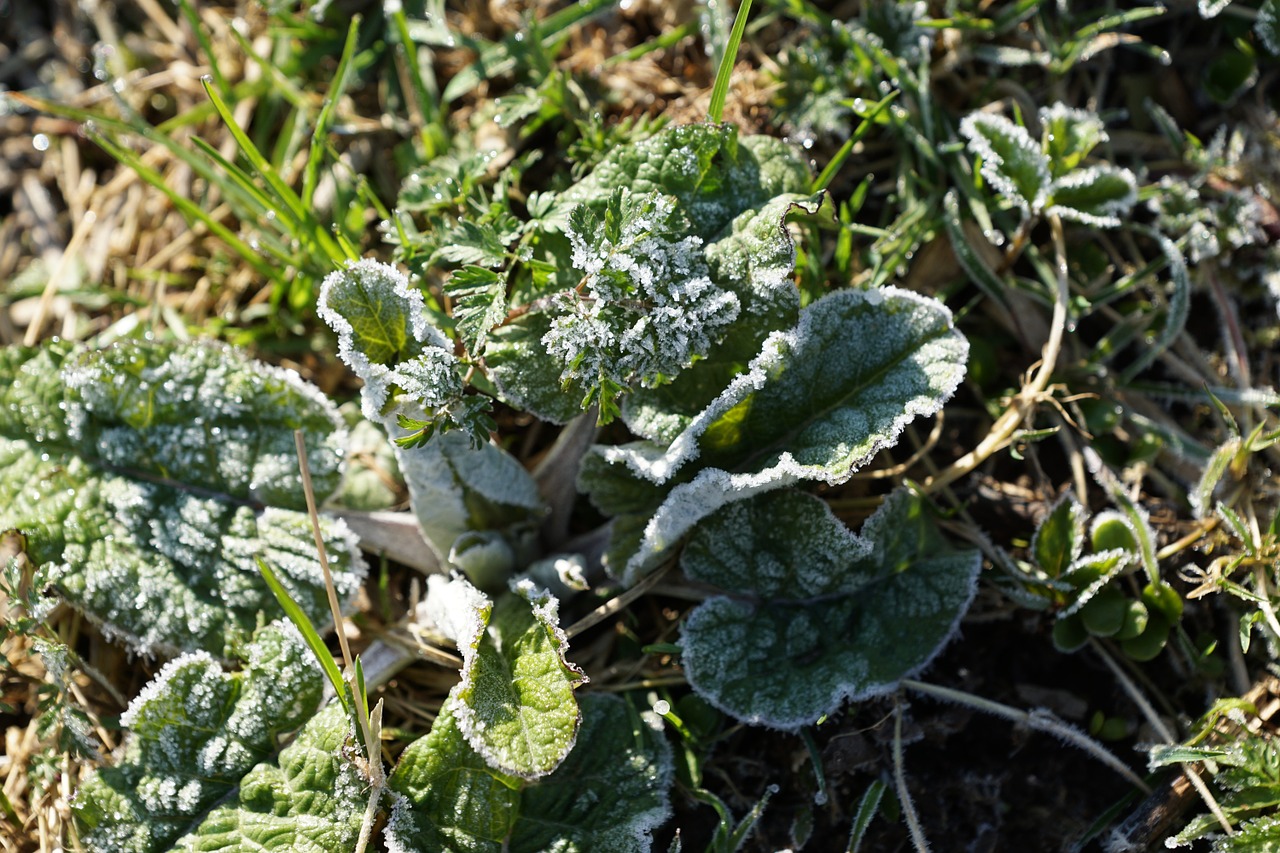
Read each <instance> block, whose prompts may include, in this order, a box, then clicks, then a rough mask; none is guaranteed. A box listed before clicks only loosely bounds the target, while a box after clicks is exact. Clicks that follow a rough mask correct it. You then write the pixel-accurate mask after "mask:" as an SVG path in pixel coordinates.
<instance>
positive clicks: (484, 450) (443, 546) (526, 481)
mask: <svg viewBox="0 0 1280 853" xmlns="http://www.w3.org/2000/svg"><path fill="white" fill-rule="evenodd" d="M398 459H399V462H400V469H401V470H402V471H403V472H404V475H405V482H406V483H408V485H409V495H410V497H411V498H412V502H413V511H414V514H415V515H416V516H417V518H418V524H419V525H420V526H421V527H422V533H423V536H425V537H426V540H427V542H428V543H430V545H431V547H432V549H433V550H434V551H435V552H436V556H437V557H438V558H439V559H440V560H441V561H442V562H444V561H447V560H448V559H449V555H450V553H452V552H453V550H454V547H455V545H457V544H458V539H459V537H462V536H466V535H469V534H473V533H476V532H481V531H493V532H496V533H499V534H501V535H502V537H503V539H504V541H505V542H506V543H507V545H508V547H509V548H510V551H511V555H512V556H511V564H509V565H507V566H490V568H491V569H493V571H492V572H490V573H488V574H486V575H485V576H478V577H476V578H474V579H473V580H474V581H475V582H476V583H477V584H479V585H480V586H482V587H485V588H487V589H493V588H500V587H501V585H502V584H503V583H505V582H506V578H507V577H508V576H509V570H510V569H511V568H512V567H513V566H514V563H515V562H517V561H521V560H523V559H524V558H527V557H528V556H529V553H530V549H531V548H532V547H533V545H534V539H535V536H536V533H537V529H538V525H540V524H541V522H542V519H543V517H544V515H545V514H546V507H545V506H544V504H543V501H542V497H541V496H540V495H539V494H538V487H537V484H536V483H535V482H534V481H533V478H532V477H531V476H530V475H529V473H528V472H527V471H526V470H525V469H524V467H523V466H521V464H520V463H519V462H518V461H517V460H516V458H515V457H514V456H512V455H511V454H510V453H508V452H506V451H505V450H503V449H501V448H499V447H495V446H494V445H492V444H483V445H481V446H480V447H478V448H477V447H472V445H471V443H470V441H469V439H468V438H467V436H465V435H462V434H461V433H459V432H447V433H437V434H436V435H435V436H434V437H433V438H432V439H431V440H430V441H428V442H427V443H425V444H423V445H420V446H418V447H412V448H402V449H400V451H399V454H398Z"/></svg>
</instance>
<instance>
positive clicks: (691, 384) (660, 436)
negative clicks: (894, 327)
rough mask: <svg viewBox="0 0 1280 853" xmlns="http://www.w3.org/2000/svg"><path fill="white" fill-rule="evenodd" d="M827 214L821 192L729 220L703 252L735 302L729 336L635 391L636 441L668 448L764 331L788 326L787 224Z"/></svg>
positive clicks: (793, 304) (790, 267)
mask: <svg viewBox="0 0 1280 853" xmlns="http://www.w3.org/2000/svg"><path fill="white" fill-rule="evenodd" d="M830 212H831V208H830V202H829V201H828V196H827V195H826V194H825V193H817V194H814V195H811V196H801V195H794V194H788V195H783V196H779V197H777V198H774V199H771V200H769V201H768V202H767V203H766V204H764V206H762V207H760V208H757V209H753V210H748V211H745V212H743V213H742V214H740V215H739V216H737V217H736V218H735V219H734V220H733V222H732V223H731V224H730V225H729V227H728V228H727V229H726V230H725V231H724V232H723V233H722V234H721V235H720V236H718V237H717V238H716V239H715V240H713V241H712V242H711V243H710V244H709V245H708V246H707V263H708V265H709V266H710V269H711V278H712V280H713V281H714V282H716V283H717V284H718V285H719V286H721V287H723V288H724V289H725V290H727V291H730V292H732V293H734V294H735V295H736V296H737V297H738V301H739V303H740V304H741V306H742V307H741V310H740V312H739V315H738V320H737V321H736V322H735V323H734V324H733V327H732V333H731V334H728V335H726V336H725V337H724V339H723V340H722V341H720V342H719V343H718V344H716V345H715V346H713V347H712V348H711V350H710V351H709V352H708V353H707V356H706V358H704V359H701V360H699V361H697V362H696V363H694V365H693V366H692V367H690V368H688V369H687V370H685V371H683V372H682V373H681V374H680V375H679V376H677V377H675V379H674V380H673V381H672V382H670V383H669V384H665V385H659V386H658V387H656V388H652V389H649V388H640V389H637V390H636V391H635V392H634V393H633V394H632V395H631V396H630V397H629V398H628V399H627V401H626V405H625V406H624V409H623V417H624V419H625V420H626V423H627V427H628V428H629V429H631V431H632V432H634V433H636V434H637V435H641V436H643V437H645V438H648V439H652V440H654V441H662V442H670V441H672V440H673V439H674V438H675V437H676V435H678V434H679V433H680V432H681V431H682V430H684V429H685V428H687V427H688V426H689V424H690V422H692V420H693V419H694V417H696V416H697V414H698V413H699V412H701V411H702V410H703V409H705V408H706V407H707V406H708V405H709V404H710V403H711V401H712V400H713V399H715V397H716V396H717V395H718V394H720V393H721V392H722V391H723V390H724V389H725V388H726V387H727V386H728V385H729V383H730V382H731V381H733V378H734V377H735V376H737V375H738V374H739V373H741V372H743V371H744V370H745V369H746V368H747V366H748V363H749V362H750V360H751V359H752V358H754V357H755V356H756V355H757V354H758V353H759V352H760V347H761V345H762V344H763V343H764V340H765V338H767V337H768V336H769V335H770V334H771V333H772V332H776V331H778V330H779V329H789V328H791V327H792V326H794V325H795V323H796V320H797V319H798V318H799V312H800V295H799V291H798V290H797V288H796V286H795V284H794V282H793V281H792V276H793V273H794V271H795V259H796V253H795V243H794V241H793V239H792V237H791V232H790V231H789V230H788V228H787V224H786V223H787V221H788V220H789V219H791V218H793V217H795V216H806V217H815V216H819V215H821V214H824V213H825V214H829V213H830Z"/></svg>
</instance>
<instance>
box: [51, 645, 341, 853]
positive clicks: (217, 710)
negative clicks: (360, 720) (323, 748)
mask: <svg viewBox="0 0 1280 853" xmlns="http://www.w3.org/2000/svg"><path fill="white" fill-rule="evenodd" d="M321 688H322V678H321V675H320V671H319V669H318V668H317V666H316V664H315V661H314V659H313V658H312V656H311V653H310V652H309V651H308V650H307V648H306V646H305V645H304V644H303V642H302V640H301V638H300V637H299V636H298V634H297V631H295V630H293V629H292V627H291V626H289V627H286V626H284V625H281V624H273V625H271V626H269V627H267V628H265V629H264V630H263V631H262V632H261V633H260V634H259V636H258V637H257V638H256V639H255V640H254V642H253V643H252V644H251V645H250V646H249V647H248V649H247V655H246V664H245V667H244V669H243V670H242V671H240V672H235V673H229V672H225V671H224V670H223V669H222V667H221V666H219V665H218V663H217V662H215V661H214V660H213V659H212V658H210V657H209V655H207V654H204V653H195V654H188V655H184V656H182V657H180V658H177V659H175V660H173V661H170V662H169V663H168V664H166V665H165V667H164V668H163V669H162V670H161V671H160V674H159V675H157V676H156V678H155V679H154V680H153V681H152V682H151V683H150V684H149V685H147V687H146V688H145V689H144V690H143V691H142V693H140V694H139V695H138V697H137V698H136V699H134V701H133V702H132V703H131V704H130V706H129V710H128V711H127V712H126V713H125V714H124V716H123V717H122V719H121V722H122V723H123V724H124V725H125V726H126V727H127V728H128V729H129V730H130V733H129V735H128V736H127V738H126V740H125V743H124V746H123V748H122V752H121V753H120V757H119V759H118V761H117V762H116V764H115V765H114V766H112V767H106V768H102V769H100V770H98V771H97V772H96V773H94V774H93V775H91V776H90V777H89V778H88V779H87V780H86V781H85V782H84V784H82V785H81V786H80V789H79V791H78V792H77V794H76V798H75V801H74V808H75V813H76V817H77V819H78V820H79V821H80V824H81V826H82V827H83V829H84V830H85V835H83V836H82V840H83V841H84V843H85V844H86V845H87V846H88V848H89V849H91V850H99V851H137V853H143V851H152V850H155V851H159V850H168V849H170V847H172V846H173V843H174V841H175V840H176V839H177V838H178V837H179V836H181V835H183V834H184V833H187V832H190V831H191V830H193V829H194V828H195V827H196V826H197V825H198V824H199V823H200V821H201V820H202V819H203V818H204V816H205V813H206V812H207V811H208V810H209V809H210V808H212V807H213V806H214V805H216V804H217V803H218V802H220V801H221V800H223V799H224V798H225V797H226V796H227V795H228V794H230V793H232V792H233V791H234V790H235V788H236V787H237V786H238V785H239V784H240V782H241V778H242V777H243V776H244V775H245V774H246V773H248V772H249V771H250V770H251V769H252V768H253V766H254V765H255V764H257V763H258V762H260V761H262V760H264V759H266V758H267V757H269V756H270V755H271V754H272V753H273V752H274V751H275V748H276V738H277V737H278V736H279V735H281V734H283V733H285V732H288V731H292V730H293V729H295V728H297V727H298V726H301V725H302V724H303V723H304V722H305V721H306V720H307V718H309V717H310V716H311V715H312V714H313V713H315V710H316V708H317V707H318V706H319V704H320V697H321V692H322V690H321Z"/></svg>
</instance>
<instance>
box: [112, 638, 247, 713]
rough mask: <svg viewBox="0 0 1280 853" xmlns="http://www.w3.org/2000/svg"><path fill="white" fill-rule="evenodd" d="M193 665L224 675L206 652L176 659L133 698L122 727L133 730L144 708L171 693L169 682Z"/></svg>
mask: <svg viewBox="0 0 1280 853" xmlns="http://www.w3.org/2000/svg"><path fill="white" fill-rule="evenodd" d="M193 665H194V666H205V667H207V668H209V669H210V670H211V671H212V672H214V673H216V674H217V675H218V676H221V675H222V666H221V665H219V664H218V662H217V661H215V660H214V659H213V655H211V654H209V653H208V652H206V651H198V652H188V653H187V654H184V655H181V656H180V657H176V658H174V659H173V660H171V661H169V662H168V663H166V664H165V665H164V666H163V667H161V668H160V671H159V672H158V673H156V676H155V678H153V679H151V680H150V681H148V682H147V684H146V686H145V687H143V688H142V690H140V691H138V695H137V696H135V697H133V701H132V702H130V703H129V707H128V708H127V709H125V712H124V713H123V714H121V715H120V725H121V727H122V728H126V729H132V728H133V727H134V725H135V724H136V723H137V720H138V714H139V713H141V711H142V708H143V707H144V706H146V705H147V704H149V703H151V702H153V701H155V700H156V699H157V698H159V697H161V696H163V695H164V694H165V693H167V692H168V691H169V681H170V680H172V678H173V677H174V676H175V675H177V674H178V673H179V672H181V671H182V670H184V669H186V668H187V667H189V666H193Z"/></svg>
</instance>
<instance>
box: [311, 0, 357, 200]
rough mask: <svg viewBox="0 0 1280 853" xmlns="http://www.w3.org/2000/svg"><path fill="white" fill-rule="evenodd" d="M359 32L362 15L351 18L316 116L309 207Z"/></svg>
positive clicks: (348, 73) (349, 73)
mask: <svg viewBox="0 0 1280 853" xmlns="http://www.w3.org/2000/svg"><path fill="white" fill-rule="evenodd" d="M359 34H360V16H359V15H356V16H355V17H354V18H352V19H351V26H350V27H348V28H347V41H346V43H345V44H344V45H343V47H342V59H341V60H340V61H339V62H338V71H337V73H336V74H335V75H334V77H333V83H332V84H330V86H329V94H328V95H327V96H326V97H325V100H324V106H323V107H322V108H321V110H320V115H319V116H318V117H317V118H316V128H315V135H314V136H312V138H311V149H310V150H309V151H308V152H307V165H306V168H305V169H304V170H303V172H302V203H303V205H305V206H306V208H307V209H308V210H311V209H313V205H312V202H313V201H314V200H315V195H316V186H317V185H318V184H319V182H320V163H321V161H322V160H323V158H324V150H325V138H326V137H327V136H328V135H329V127H330V126H331V125H332V124H333V116H334V113H335V111H336V109H337V104H338V100H339V99H340V98H341V97H342V94H343V92H345V91H346V90H347V84H348V83H349V82H350V81H351V68H352V62H351V60H352V58H353V57H354V56H355V54H356V44H357V41H358V36H359Z"/></svg>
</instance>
